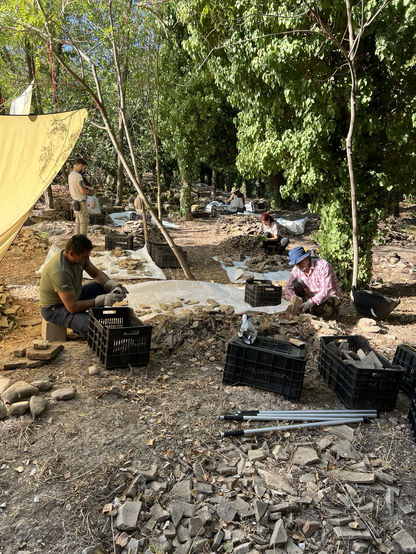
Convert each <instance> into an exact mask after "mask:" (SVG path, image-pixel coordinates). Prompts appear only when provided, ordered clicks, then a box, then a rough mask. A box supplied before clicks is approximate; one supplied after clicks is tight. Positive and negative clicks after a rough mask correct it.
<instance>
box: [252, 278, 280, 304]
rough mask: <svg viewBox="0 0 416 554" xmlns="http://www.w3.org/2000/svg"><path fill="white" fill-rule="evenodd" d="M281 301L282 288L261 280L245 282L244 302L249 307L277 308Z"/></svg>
mask: <svg viewBox="0 0 416 554" xmlns="http://www.w3.org/2000/svg"><path fill="white" fill-rule="evenodd" d="M281 301H282V287H279V286H276V285H273V284H272V282H271V281H266V280H261V279H256V280H255V281H246V287H245V294H244V302H247V304H250V306H253V307H255V306H277V305H278V304H280V303H281Z"/></svg>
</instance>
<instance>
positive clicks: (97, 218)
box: [89, 214, 105, 225]
mask: <svg viewBox="0 0 416 554" xmlns="http://www.w3.org/2000/svg"><path fill="white" fill-rule="evenodd" d="M89 217H90V224H91V225H104V224H105V215H104V214H90V216H89Z"/></svg>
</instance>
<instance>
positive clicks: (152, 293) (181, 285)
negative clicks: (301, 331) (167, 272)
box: [127, 280, 289, 320]
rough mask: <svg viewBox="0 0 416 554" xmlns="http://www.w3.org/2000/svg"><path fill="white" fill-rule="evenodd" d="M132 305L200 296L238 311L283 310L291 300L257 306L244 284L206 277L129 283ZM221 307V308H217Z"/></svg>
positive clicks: (203, 301)
mask: <svg viewBox="0 0 416 554" xmlns="http://www.w3.org/2000/svg"><path fill="white" fill-rule="evenodd" d="M127 290H128V291H129V294H128V295H127V300H128V305H129V306H130V307H131V308H133V309H136V310H140V309H142V308H141V307H140V304H142V305H146V306H149V307H150V308H151V309H159V303H160V302H163V303H171V302H176V301H178V300H180V299H181V300H182V299H183V300H185V301H186V300H198V301H199V304H196V305H197V306H200V305H204V306H205V305H206V304H207V300H208V299H211V300H216V301H217V302H218V303H219V304H220V305H221V304H226V305H229V306H233V307H234V310H235V313H236V314H244V313H268V314H273V313H283V312H285V311H286V309H287V306H288V304H289V303H288V302H287V301H286V300H283V299H282V303H281V304H279V305H278V306H261V307H257V308H253V307H252V306H250V304H247V303H246V302H244V294H245V291H244V287H241V288H237V287H231V286H230V285H219V284H217V283H208V282H206V281H179V280H177V281H163V283H162V282H160V281H152V282H147V283H138V284H135V285H129V286H127ZM193 307H194V306H189V305H187V304H183V307H182V308H177V309H175V310H174V311H175V313H178V312H180V311H182V310H184V309H189V310H192V309H193ZM217 309H218V308H217ZM156 315H158V314H157V313H151V314H148V315H144V316H140V319H142V320H148V319H151V318H152V317H155V316H156Z"/></svg>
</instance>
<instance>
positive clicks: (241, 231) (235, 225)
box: [217, 215, 285, 237]
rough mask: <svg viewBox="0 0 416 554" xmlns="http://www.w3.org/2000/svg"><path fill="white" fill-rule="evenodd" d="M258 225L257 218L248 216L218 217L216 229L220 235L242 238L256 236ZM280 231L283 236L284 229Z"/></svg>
mask: <svg viewBox="0 0 416 554" xmlns="http://www.w3.org/2000/svg"><path fill="white" fill-rule="evenodd" d="M259 225H260V221H259V219H258V218H254V217H253V216H248V215H239V216H224V217H219V218H218V222H217V228H218V230H219V231H220V232H221V234H225V235H242V236H243V237H246V236H253V237H254V236H255V235H257V232H258V229H259ZM280 230H281V232H282V235H283V234H284V231H285V229H284V227H281V228H280Z"/></svg>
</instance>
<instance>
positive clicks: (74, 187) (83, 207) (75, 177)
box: [68, 158, 94, 235]
mask: <svg viewBox="0 0 416 554" xmlns="http://www.w3.org/2000/svg"><path fill="white" fill-rule="evenodd" d="M86 167H87V162H86V161H85V160H84V158H77V159H76V160H75V164H74V169H73V170H72V171H71V173H70V174H69V176H68V185H69V193H70V195H71V198H72V205H73V208H74V214H75V234H76V235H86V234H87V227H88V221H89V218H88V210H87V195H90V196H92V195H93V194H94V191H93V190H92V189H90V188H88V187H87V186H86V184H85V183H84V179H83V177H82V175H81V172H82V171H84V169H85V168H86Z"/></svg>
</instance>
